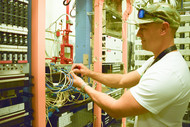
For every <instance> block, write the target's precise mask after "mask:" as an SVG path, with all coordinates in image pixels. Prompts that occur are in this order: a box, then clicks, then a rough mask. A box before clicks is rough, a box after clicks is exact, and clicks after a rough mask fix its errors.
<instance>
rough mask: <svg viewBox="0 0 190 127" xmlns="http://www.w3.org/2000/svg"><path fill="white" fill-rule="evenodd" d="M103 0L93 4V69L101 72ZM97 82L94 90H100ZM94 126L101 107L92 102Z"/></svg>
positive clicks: (99, 126) (96, 0) (98, 122)
mask: <svg viewBox="0 0 190 127" xmlns="http://www.w3.org/2000/svg"><path fill="white" fill-rule="evenodd" d="M103 2H104V0H95V3H94V4H95V5H94V71H95V72H102V9H103ZM96 83H97V87H96V90H98V91H102V86H101V84H100V83H99V82H96ZM94 118H95V119H94V126H95V127H101V108H99V107H98V106H97V105H96V104H94Z"/></svg>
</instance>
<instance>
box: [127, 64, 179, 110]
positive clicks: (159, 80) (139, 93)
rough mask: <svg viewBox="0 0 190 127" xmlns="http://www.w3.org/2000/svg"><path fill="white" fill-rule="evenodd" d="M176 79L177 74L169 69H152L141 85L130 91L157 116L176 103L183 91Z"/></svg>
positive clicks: (142, 79) (148, 71)
mask: <svg viewBox="0 0 190 127" xmlns="http://www.w3.org/2000/svg"><path fill="white" fill-rule="evenodd" d="M176 79H177V77H176V76H175V74H173V73H172V72H171V71H170V70H169V69H166V68H159V70H158V69H154V68H150V69H148V70H147V71H146V73H145V74H144V75H143V76H142V78H141V80H140V82H139V84H138V85H136V86H134V87H132V88H131V89H130V91H131V94H132V95H133V97H134V98H135V99H136V100H137V102H138V103H139V104H140V105H141V106H143V107H144V108H146V109H147V110H149V111H150V112H152V113H153V114H157V113H159V112H160V111H161V110H162V109H164V108H165V107H167V106H168V105H169V104H171V103H172V102H173V101H176V99H177V97H178V93H180V90H181V88H180V85H179V84H177V83H176V82H177V81H176ZM178 83H179V82H178Z"/></svg>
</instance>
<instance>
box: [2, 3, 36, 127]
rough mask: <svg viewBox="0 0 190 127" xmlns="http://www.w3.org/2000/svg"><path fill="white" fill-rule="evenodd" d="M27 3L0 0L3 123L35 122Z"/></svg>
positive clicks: (9, 124) (21, 124)
mask: <svg viewBox="0 0 190 127" xmlns="http://www.w3.org/2000/svg"><path fill="white" fill-rule="evenodd" d="M28 6H29V1H28V0H0V18H1V19H0V126H6V127H9V126H11V127H12V126H16V127H25V126H27V127H30V126H32V125H31V119H32V109H31V97H32V94H31V92H30V86H31V85H30V83H29V79H30V76H29V68H30V64H29V61H28V54H29V50H28V46H29V41H28V40H29V39H28V10H29V7H28Z"/></svg>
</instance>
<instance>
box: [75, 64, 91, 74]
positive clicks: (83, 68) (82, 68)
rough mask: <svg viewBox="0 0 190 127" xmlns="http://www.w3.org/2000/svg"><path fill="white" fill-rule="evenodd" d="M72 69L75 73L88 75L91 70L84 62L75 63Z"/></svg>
mask: <svg viewBox="0 0 190 127" xmlns="http://www.w3.org/2000/svg"><path fill="white" fill-rule="evenodd" d="M71 71H73V72H74V73H80V74H82V75H86V76H88V75H89V74H90V72H91V71H90V70H89V69H88V68H87V67H86V66H84V65H83V64H73V65H72V68H71Z"/></svg>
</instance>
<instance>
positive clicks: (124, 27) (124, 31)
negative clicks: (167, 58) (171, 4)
mask: <svg viewBox="0 0 190 127" xmlns="http://www.w3.org/2000/svg"><path fill="white" fill-rule="evenodd" d="M132 2H133V0H132ZM126 3H127V5H126V6H127V9H126V10H125V12H124V14H123V15H122V21H123V23H122V39H123V46H122V47H123V56H122V61H123V63H124V73H127V61H128V59H127V22H126V21H127V19H128V17H129V15H130V14H131V12H132V4H131V0H126ZM125 90H126V89H125ZM122 127H126V118H122Z"/></svg>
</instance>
